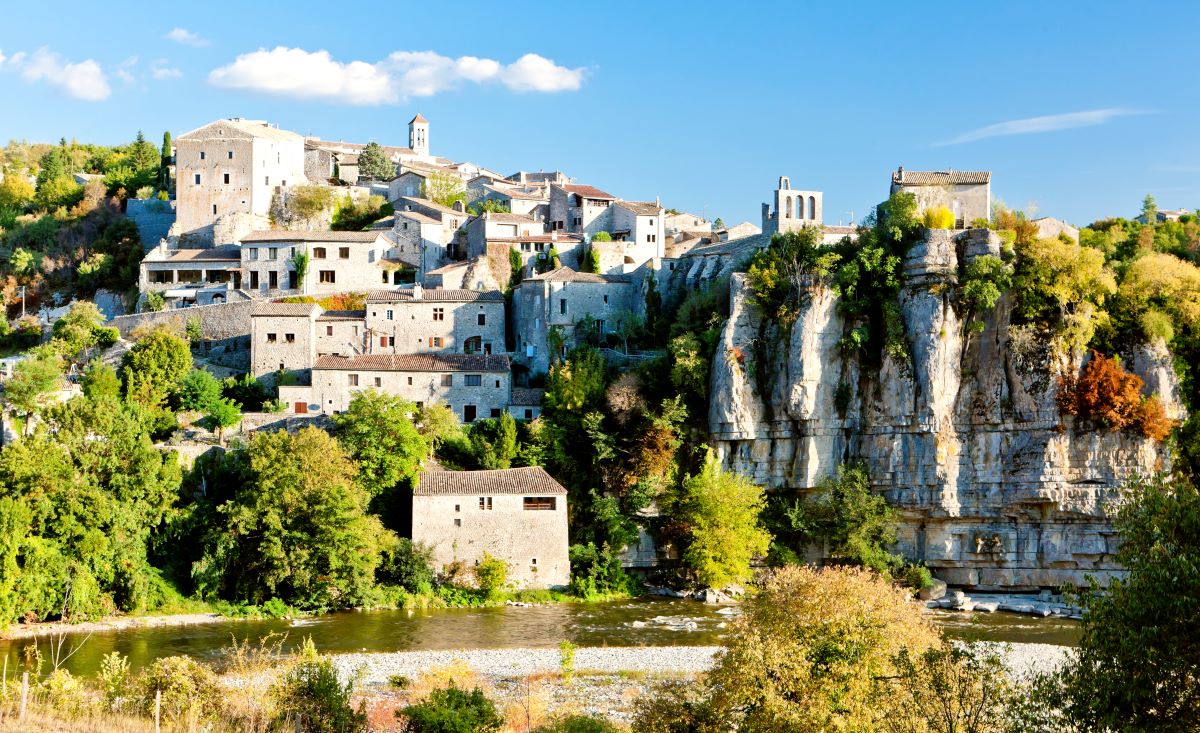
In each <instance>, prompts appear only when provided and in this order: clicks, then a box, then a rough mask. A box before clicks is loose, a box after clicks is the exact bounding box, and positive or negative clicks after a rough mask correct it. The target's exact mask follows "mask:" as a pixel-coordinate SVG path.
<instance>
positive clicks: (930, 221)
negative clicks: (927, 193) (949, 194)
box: [921, 206, 954, 229]
mask: <svg viewBox="0 0 1200 733" xmlns="http://www.w3.org/2000/svg"><path fill="white" fill-rule="evenodd" d="M921 223H922V224H924V225H925V228H926V229H953V228H954V212H953V211H951V210H950V209H947V208H946V207H945V206H931V207H930V208H928V209H925V212H924V213H923V214H922V215H921Z"/></svg>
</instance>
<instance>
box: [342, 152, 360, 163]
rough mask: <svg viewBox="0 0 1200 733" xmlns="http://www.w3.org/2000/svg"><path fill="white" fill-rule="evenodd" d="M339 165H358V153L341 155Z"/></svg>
mask: <svg viewBox="0 0 1200 733" xmlns="http://www.w3.org/2000/svg"><path fill="white" fill-rule="evenodd" d="M338 163H339V164H340V165H358V155H357V154H356V153H339V154H338Z"/></svg>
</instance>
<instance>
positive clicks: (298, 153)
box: [172, 117, 307, 244]
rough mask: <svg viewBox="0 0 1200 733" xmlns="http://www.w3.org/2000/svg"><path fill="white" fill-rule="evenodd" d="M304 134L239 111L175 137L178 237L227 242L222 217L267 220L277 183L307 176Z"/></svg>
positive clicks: (281, 184) (175, 229) (283, 184)
mask: <svg viewBox="0 0 1200 733" xmlns="http://www.w3.org/2000/svg"><path fill="white" fill-rule="evenodd" d="M304 156H305V153H304V138H302V137H300V136H299V135H297V134H296V133H294V132H288V131H287V130H280V129H279V128H277V127H274V126H272V125H269V124H267V123H266V122H262V121H257V120H243V119H241V118H240V117H237V118H233V119H228V120H217V121H216V122H211V123H209V124H207V125H205V126H203V127H200V128H197V129H195V130H192V131H190V132H186V133H184V134H183V135H180V136H179V137H178V138H176V140H175V165H176V169H177V176H178V177H177V183H176V218H175V225H174V227H172V232H173V233H176V234H177V235H178V236H179V239H180V241H181V242H182V243H184V244H187V243H189V242H192V241H194V242H196V243H199V244H212V243H214V242H215V243H216V244H229V243H230V242H231V241H232V240H229V241H216V240H220V239H223V238H224V237H223V236H221V231H222V230H221V228H219V227H217V228H215V229H214V225H215V224H216V222H217V220H218V219H219V218H221V217H226V216H230V215H239V214H240V215H242V216H249V217H255V218H258V219H261V220H262V221H264V222H265V221H266V218H267V216H268V213H269V212H270V208H271V199H272V197H273V196H274V195H275V192H276V190H277V189H278V188H280V187H286V186H287V185H288V184H289V183H291V184H299V183H305V182H307V177H306V176H305V173H304V163H305V160H304Z"/></svg>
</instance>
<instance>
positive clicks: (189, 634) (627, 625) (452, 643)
mask: <svg viewBox="0 0 1200 733" xmlns="http://www.w3.org/2000/svg"><path fill="white" fill-rule="evenodd" d="M728 614H729V610H728V609H725V610H724V611H723V612H722V609H721V608H720V607H716V606H706V605H704V604H702V603H698V602H696V601H684V600H676V599H661V598H655V599H650V598H646V599H637V600H631V601H620V602H613V603H600V604H563V605H557V606H534V607H500V608H479V609H438V610H424V611H422V610H414V611H405V610H398V611H362V612H354V611H347V612H342V613H335V614H331V615H328V616H322V617H319V618H314V619H304V620H300V621H297V622H295V623H292V622H288V621H279V620H269V621H229V622H221V623H212V624H197V625H193V626H176V627H162V628H144V629H136V630H130V631H117V632H107V633H97V634H93V635H92V636H91V637H90V638H88V639H87V640H86V642H84V643H83V644H82V646H81V647H80V648H79V650H78V651H77V652H76V653H75V654H74V655H73V656H72V657H71V658H70V659H69V660H68V662H67V663H66V664H65V665H64V666H65V667H67V668H68V669H69V670H70V671H71V672H72V673H74V674H94V673H95V672H96V671H97V670H98V669H99V667H100V660H101V658H102V657H104V655H106V654H108V653H109V652H113V651H117V652H120V653H121V654H124V655H126V656H128V657H129V661H130V665H131V666H132V667H133V669H135V670H136V669H139V668H141V667H143V666H145V665H146V664H148V663H150V662H152V661H154V660H155V659H157V658H159V657H165V656H171V655H175V654H189V655H192V656H195V657H198V658H201V659H213V658H216V657H218V656H219V655H220V654H221V652H222V650H223V649H224V648H225V647H228V646H229V645H230V639H231V635H236V636H237V638H238V639H250V640H257V639H259V638H260V637H263V636H266V635H267V634H268V633H271V632H276V633H286V634H287V641H286V644H285V648H289V649H294V648H295V647H296V646H298V645H299V644H300V643H301V642H302V641H303V640H304V639H305V638H306V637H311V638H312V640H313V643H314V644H315V645H316V647H317V649H318V650H320V651H322V652H332V653H337V652H391V651H411V650H418V649H463V648H492V649H497V648H513V647H556V646H558V644H559V642H561V641H563V640H564V639H566V640H569V641H571V642H572V643H574V644H575V645H577V646H671V645H681V646H696V645H704V644H717V643H719V642H720V639H721V635H722V634H723V633H724V630H725V628H726V625H727V623H728V622H729V620H730V618H731V617H730V616H729V615H728ZM934 619H935V621H936V622H937V623H938V624H939V625H940V626H942V627H943V628H944V629H945V630H946V632H947V634H948V635H949V636H952V637H954V638H964V639H984V640H990V641H1013V642H1037V643H1045V644H1068V645H1070V644H1074V643H1075V641H1076V639H1077V638H1078V632H1077V630H1076V626H1075V624H1074V623H1073V622H1070V621H1062V620H1056V619H1042V618H1033V617H1024V616H1014V615H1009V614H998V613H997V614H961V613H960V614H955V613H951V612H935V616H934ZM83 638H84V636H83V635H75V634H73V635H70V636H68V640H67V643H66V646H68V647H69V646H71V645H72V644H78V643H79V642H80V641H83ZM32 643H33V641H32V640H21V641H14V642H3V641H0V654H7V655H8V657H9V661H8V669H9V673H10V674H13V673H14V671H15V670H17V669H19V668H20V664H19V658H20V652H21V649H22V648H23V647H25V646H27V645H29V644H32ZM48 643H49V642H48V640H45V639H43V640H41V641H40V642H39V644H40V646H41V648H42V650H43V654H44V655H45V656H46V657H47V658H49V652H48V650H47V647H48Z"/></svg>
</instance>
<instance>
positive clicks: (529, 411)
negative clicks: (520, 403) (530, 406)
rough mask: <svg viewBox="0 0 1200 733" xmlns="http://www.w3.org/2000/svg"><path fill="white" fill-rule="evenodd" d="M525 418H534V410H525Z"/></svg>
mask: <svg viewBox="0 0 1200 733" xmlns="http://www.w3.org/2000/svg"><path fill="white" fill-rule="evenodd" d="M525 419H526V420H532V419H533V410H526V411H525Z"/></svg>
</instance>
